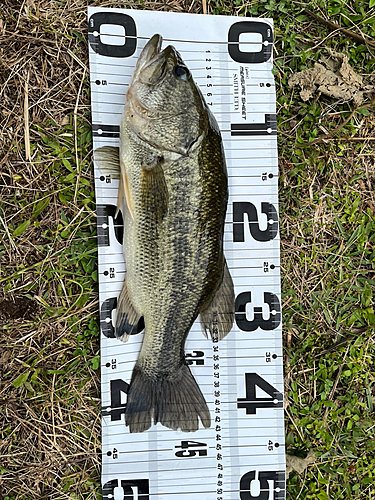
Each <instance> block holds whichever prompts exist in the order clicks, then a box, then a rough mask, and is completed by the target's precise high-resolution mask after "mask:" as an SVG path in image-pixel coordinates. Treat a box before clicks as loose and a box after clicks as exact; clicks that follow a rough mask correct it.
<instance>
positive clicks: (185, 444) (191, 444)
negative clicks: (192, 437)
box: [175, 441, 207, 458]
mask: <svg viewBox="0 0 375 500" xmlns="http://www.w3.org/2000/svg"><path fill="white" fill-rule="evenodd" d="M206 446H207V443H199V442H198V441H181V445H180V446H175V448H182V450H181V451H176V453H175V455H176V457H179V458H181V457H196V456H198V457H206V456H207V449H203V450H202V449H201V448H202V447H206ZM188 448H199V449H198V450H189V449H188Z"/></svg>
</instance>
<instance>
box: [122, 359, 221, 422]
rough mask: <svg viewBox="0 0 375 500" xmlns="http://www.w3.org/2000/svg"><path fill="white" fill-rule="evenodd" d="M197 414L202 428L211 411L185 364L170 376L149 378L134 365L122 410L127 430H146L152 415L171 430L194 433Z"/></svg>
mask: <svg viewBox="0 0 375 500" xmlns="http://www.w3.org/2000/svg"><path fill="white" fill-rule="evenodd" d="M198 417H200V419H201V421H202V424H203V426H204V427H205V428H207V427H210V425H211V416H210V411H209V409H208V407H207V403H206V401H205V399H204V396H203V394H202V392H201V390H200V389H199V387H198V384H197V382H196V381H195V379H194V377H193V375H192V374H191V372H190V369H189V367H188V366H187V365H181V367H180V368H179V369H178V371H177V372H176V373H175V374H173V377H171V376H169V378H167V377H163V378H162V377H160V378H151V377H149V376H148V375H147V374H146V373H145V372H144V371H143V370H142V369H141V368H140V367H139V366H138V365H137V364H136V365H135V366H134V370H133V375H132V379H131V382H130V387H129V391H128V397H127V404H126V411H125V423H126V425H127V426H129V430H130V432H143V431H146V430H147V429H149V428H150V427H151V418H153V420H154V423H155V424H156V423H157V422H160V423H161V424H162V425H164V426H165V427H169V428H170V429H173V430H177V429H181V430H182V431H184V432H194V431H196V430H198V427H199V421H198Z"/></svg>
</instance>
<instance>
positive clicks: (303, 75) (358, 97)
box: [288, 49, 375, 105]
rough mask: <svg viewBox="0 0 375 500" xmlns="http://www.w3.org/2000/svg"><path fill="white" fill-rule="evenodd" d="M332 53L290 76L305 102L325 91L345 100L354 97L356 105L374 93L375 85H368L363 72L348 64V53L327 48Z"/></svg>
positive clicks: (290, 81) (291, 81) (293, 85)
mask: <svg viewBox="0 0 375 500" xmlns="http://www.w3.org/2000/svg"><path fill="white" fill-rule="evenodd" d="M327 51H328V53H329V56H328V57H323V58H322V61H321V63H315V65H314V67H313V68H309V69H304V70H303V71H300V72H299V73H295V74H294V75H292V76H291V77H290V78H289V82H288V83H289V86H290V87H292V88H293V87H295V86H297V85H298V86H299V87H301V90H300V96H301V98H302V100H303V101H307V100H309V99H311V97H313V96H314V95H316V94H318V96H319V94H324V95H327V96H328V97H334V98H335V99H342V100H343V101H351V100H353V101H354V102H355V103H356V104H357V105H360V104H361V103H362V101H363V98H364V94H366V93H373V92H375V86H374V85H370V84H367V83H366V82H365V81H364V79H363V78H362V76H361V75H359V74H357V73H356V72H355V71H354V70H353V69H352V68H351V66H350V65H349V62H348V56H347V55H345V54H340V53H338V52H335V51H333V50H330V49H327Z"/></svg>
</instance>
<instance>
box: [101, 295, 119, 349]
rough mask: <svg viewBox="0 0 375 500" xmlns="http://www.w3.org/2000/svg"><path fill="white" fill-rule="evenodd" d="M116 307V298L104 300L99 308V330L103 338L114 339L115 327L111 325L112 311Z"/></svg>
mask: <svg viewBox="0 0 375 500" xmlns="http://www.w3.org/2000/svg"><path fill="white" fill-rule="evenodd" d="M116 307H117V298H116V297H112V298H110V299H106V300H105V301H104V302H103V304H102V306H101V308H100V328H101V330H102V333H103V335H104V336H105V337H107V338H109V339H114V338H115V327H114V326H113V324H112V311H113V310H114V309H116Z"/></svg>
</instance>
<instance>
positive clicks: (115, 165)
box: [94, 146, 134, 219]
mask: <svg viewBox="0 0 375 500" xmlns="http://www.w3.org/2000/svg"><path fill="white" fill-rule="evenodd" d="M94 159H95V163H96V164H97V165H98V168H99V170H100V171H101V172H102V173H103V174H104V175H110V176H111V177H112V179H120V186H119V191H118V198H117V207H116V208H117V210H116V217H117V214H118V211H119V210H120V208H121V206H122V200H123V198H124V197H125V200H126V205H127V207H128V209H129V213H130V216H131V218H132V219H134V215H133V208H132V204H131V198H130V190H129V183H128V178H127V175H126V172H125V170H123V171H122V172H121V168H120V153H119V148H117V147H114V146H103V147H101V148H98V149H95V151H94Z"/></svg>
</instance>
